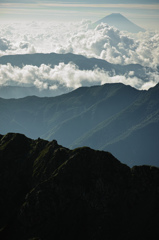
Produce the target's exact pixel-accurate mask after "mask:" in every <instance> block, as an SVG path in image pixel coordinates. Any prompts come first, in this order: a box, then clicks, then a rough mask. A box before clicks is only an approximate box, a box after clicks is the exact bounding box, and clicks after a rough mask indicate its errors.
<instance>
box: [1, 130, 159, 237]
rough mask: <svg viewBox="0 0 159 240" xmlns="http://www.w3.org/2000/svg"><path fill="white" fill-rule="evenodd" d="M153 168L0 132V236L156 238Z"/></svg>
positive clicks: (158, 208) (158, 203)
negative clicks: (129, 164)
mask: <svg viewBox="0 0 159 240" xmlns="http://www.w3.org/2000/svg"><path fill="white" fill-rule="evenodd" d="M158 188H159V169H158V168H155V167H149V166H140V167H133V168H132V169H130V168H129V167H127V166H126V165H124V164H121V163H120V162H119V161H118V160H117V159H116V158H114V157H113V156H112V155H111V154H110V153H108V152H103V151H102V152H100V151H95V150H93V149H90V148H86V147H85V148H78V149H75V150H69V149H67V148H64V147H62V146H59V145H58V144H57V142H56V141H55V140H54V141H52V142H48V141H44V140H42V139H37V140H32V139H28V138H26V137H25V136H24V135H20V134H12V133H9V134H7V135H5V136H2V135H1V136H0V189H1V196H0V200H1V205H0V212H1V215H0V229H1V230H0V237H1V239H17V240H19V239H23V240H27V239H45V240H51V239H53V238H54V239H57V240H62V239H64V238H66V239H70V240H73V239H77V240H79V239H87V240H91V239H94V240H99V239H100V240H102V239H110V240H113V239H115V238H117V237H119V236H120V237H121V238H123V239H128V240H133V239H141V240H143V239H144V240H145V239H150V238H153V239H157V238H158V237H159V228H158V221H157V220H158V217H159V192H158Z"/></svg>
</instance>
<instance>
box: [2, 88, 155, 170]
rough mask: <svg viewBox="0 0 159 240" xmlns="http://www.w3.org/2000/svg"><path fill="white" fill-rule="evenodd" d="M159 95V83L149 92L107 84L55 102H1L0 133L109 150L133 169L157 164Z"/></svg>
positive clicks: (85, 89)
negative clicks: (135, 166) (12, 133)
mask: <svg viewBox="0 0 159 240" xmlns="http://www.w3.org/2000/svg"><path fill="white" fill-rule="evenodd" d="M158 95H159V84H158V85H156V86H155V87H154V88H151V89H149V90H148V91H139V90H136V89H134V88H132V87H130V86H126V85H123V84H105V85H102V86H93V87H81V88H79V89H77V90H75V91H73V92H70V93H67V94H64V95H61V96H57V97H53V98H38V97H26V98H22V99H2V98H0V113H1V114H0V133H1V134H6V133H8V132H17V133H23V134H25V135H27V136H28V137H31V138H34V139H35V138H38V137H42V138H44V139H47V140H53V139H56V140H57V141H58V142H59V143H60V144H62V145H63V146H65V147H69V148H76V147H82V146H89V147H91V148H94V149H99V150H106V151H111V152H112V153H113V155H115V156H116V157H117V158H118V159H119V160H121V161H122V162H124V163H126V164H128V165H129V166H133V165H143V164H147V165H154V166H159V161H158V153H159V152H158V147H159V146H158V132H159V107H158V106H159V98H158Z"/></svg>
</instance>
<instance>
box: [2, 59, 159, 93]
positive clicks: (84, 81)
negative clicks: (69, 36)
mask: <svg viewBox="0 0 159 240" xmlns="http://www.w3.org/2000/svg"><path fill="white" fill-rule="evenodd" d="M147 74H149V79H150V81H149V82H144V81H143V80H141V79H139V78H137V77H136V76H134V72H132V71H131V72H129V73H127V74H126V75H124V76H120V75H114V76H112V73H111V74H110V73H109V72H106V71H104V70H101V69H98V68H97V69H94V70H80V69H78V67H77V66H76V65H74V64H72V63H69V64H64V63H60V64H59V65H56V66H55V67H54V68H51V67H50V66H47V65H45V64H42V65H41V66H40V67H36V66H32V65H26V66H24V67H23V68H19V67H13V66H12V65H11V64H7V65H0V86H23V87H32V86H34V87H36V88H37V89H39V90H40V91H42V90H46V89H47V90H50V91H57V90H58V89H59V88H63V93H64V92H68V91H70V90H74V89H76V88H78V87H81V86H92V85H97V84H98V85H102V84H105V83H124V84H125V85H130V86H132V87H135V88H137V89H140V90H141V89H142V90H145V89H146V90H147V89H149V88H150V87H153V86H155V85H156V84H157V83H158V82H159V75H158V74H157V73H155V72H153V73H147Z"/></svg>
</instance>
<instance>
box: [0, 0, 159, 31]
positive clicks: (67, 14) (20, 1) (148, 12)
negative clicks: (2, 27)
mask: <svg viewBox="0 0 159 240" xmlns="http://www.w3.org/2000/svg"><path fill="white" fill-rule="evenodd" d="M111 13H121V14H123V15H124V16H125V17H127V18H128V19H129V20H131V21H133V22H134V23H136V24H137V25H139V26H141V27H143V28H146V29H152V30H155V29H156V30H159V0H62V1H51V0H46V1H44V0H43V1H42V0H41V1H40V0H0V21H3V20H7V21H14V20H38V21H39V20H42V21H43V20H49V21H64V22H65V21H80V20H82V19H90V20H92V21H97V20H99V19H100V18H103V17H105V16H106V15H109V14H111Z"/></svg>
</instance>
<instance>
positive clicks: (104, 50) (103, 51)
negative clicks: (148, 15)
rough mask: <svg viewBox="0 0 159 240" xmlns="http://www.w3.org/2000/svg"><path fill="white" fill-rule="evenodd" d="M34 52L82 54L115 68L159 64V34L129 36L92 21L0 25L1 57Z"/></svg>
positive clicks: (146, 33)
mask: <svg viewBox="0 0 159 240" xmlns="http://www.w3.org/2000/svg"><path fill="white" fill-rule="evenodd" d="M35 52H44V53H49V52H56V53H68V52H72V53H75V54H82V55H85V56H87V57H96V58H101V59H105V60H107V61H109V62H111V63H115V64H132V63H137V64H141V65H143V66H148V67H154V68H155V67H156V65H158V63H159V33H157V32H145V33H139V34H136V35H133V34H126V33H123V32H120V31H118V30H117V29H115V28H113V27H110V26H108V25H106V24H100V25H98V26H97V27H96V28H95V29H93V28H92V25H91V22H90V21H89V20H84V21H82V22H80V23H66V24H62V23H54V22H30V23H29V22H26V23H20V22H17V23H12V24H4V23H1V24H0V55H4V54H20V53H35Z"/></svg>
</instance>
